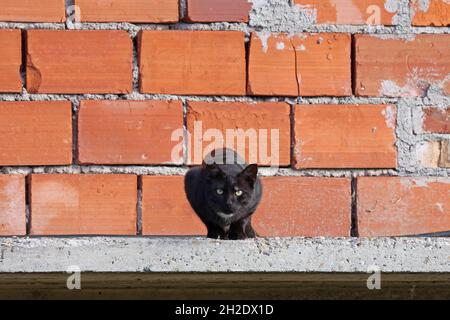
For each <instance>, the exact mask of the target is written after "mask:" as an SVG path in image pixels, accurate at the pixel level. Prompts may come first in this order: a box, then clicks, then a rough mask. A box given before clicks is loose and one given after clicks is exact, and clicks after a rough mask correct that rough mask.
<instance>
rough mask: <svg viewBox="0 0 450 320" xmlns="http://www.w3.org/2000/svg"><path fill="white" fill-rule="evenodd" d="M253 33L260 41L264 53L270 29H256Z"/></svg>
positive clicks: (267, 44)
mask: <svg viewBox="0 0 450 320" xmlns="http://www.w3.org/2000/svg"><path fill="white" fill-rule="evenodd" d="M255 33H256V35H257V36H258V38H259V40H260V41H261V45H262V50H263V52H264V53H266V52H267V50H269V39H270V36H271V35H272V34H271V33H270V31H257V32H255Z"/></svg>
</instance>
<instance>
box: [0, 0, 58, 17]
mask: <svg viewBox="0 0 450 320" xmlns="http://www.w3.org/2000/svg"><path fill="white" fill-rule="evenodd" d="M64 1H65V0H39V1H36V0H0V7H1V10H0V21H12V22H64V21H65V20H66V13H65V10H66V9H65V3H64Z"/></svg>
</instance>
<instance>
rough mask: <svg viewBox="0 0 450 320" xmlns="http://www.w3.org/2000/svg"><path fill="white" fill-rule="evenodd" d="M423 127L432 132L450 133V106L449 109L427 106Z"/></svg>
mask: <svg viewBox="0 0 450 320" xmlns="http://www.w3.org/2000/svg"><path fill="white" fill-rule="evenodd" d="M424 113H425V115H424V119H423V129H424V130H425V131H426V132H432V133H450V106H449V107H447V109H438V108H426V109H425V110H424Z"/></svg>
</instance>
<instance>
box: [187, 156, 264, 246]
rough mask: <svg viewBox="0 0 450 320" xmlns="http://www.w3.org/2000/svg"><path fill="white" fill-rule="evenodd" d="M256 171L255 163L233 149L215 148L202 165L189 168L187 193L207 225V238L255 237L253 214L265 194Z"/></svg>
mask: <svg viewBox="0 0 450 320" xmlns="http://www.w3.org/2000/svg"><path fill="white" fill-rule="evenodd" d="M257 173H258V167H257V165H256V164H251V165H246V164H245V162H244V161H243V160H242V158H240V157H239V155H237V153H236V152H234V151H233V150H230V149H219V150H214V151H213V152H211V153H210V154H209V155H208V156H207V157H206V158H205V160H204V162H203V165H202V166H200V167H195V168H192V169H191V170H189V172H188V173H187V174H186V177H185V183H184V185H185V191H186V195H187V198H188V200H189V202H190V204H191V206H192V208H193V209H194V211H195V212H196V213H197V215H198V216H199V217H200V219H201V220H202V221H203V223H204V224H205V225H206V227H207V229H208V238H214V239H217V238H220V239H225V240H226V239H230V240H241V239H247V238H254V237H256V232H255V231H254V230H253V227H252V214H253V213H254V212H255V210H256V208H257V207H258V205H259V202H260V201H261V197H262V185H261V181H260V180H259V178H258V177H257ZM240 192H242V194H240ZM219 193H221V194H219Z"/></svg>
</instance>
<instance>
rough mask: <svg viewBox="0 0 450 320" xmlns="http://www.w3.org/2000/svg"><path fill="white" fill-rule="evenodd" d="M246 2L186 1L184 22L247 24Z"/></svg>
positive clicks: (248, 3)
mask: <svg viewBox="0 0 450 320" xmlns="http://www.w3.org/2000/svg"><path fill="white" fill-rule="evenodd" d="M251 7H252V6H251V3H250V1H248V0H188V1H187V16H186V20H188V21H190V22H216V21H217V22H220V21H227V22H248V14H249V12H250V9H251Z"/></svg>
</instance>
